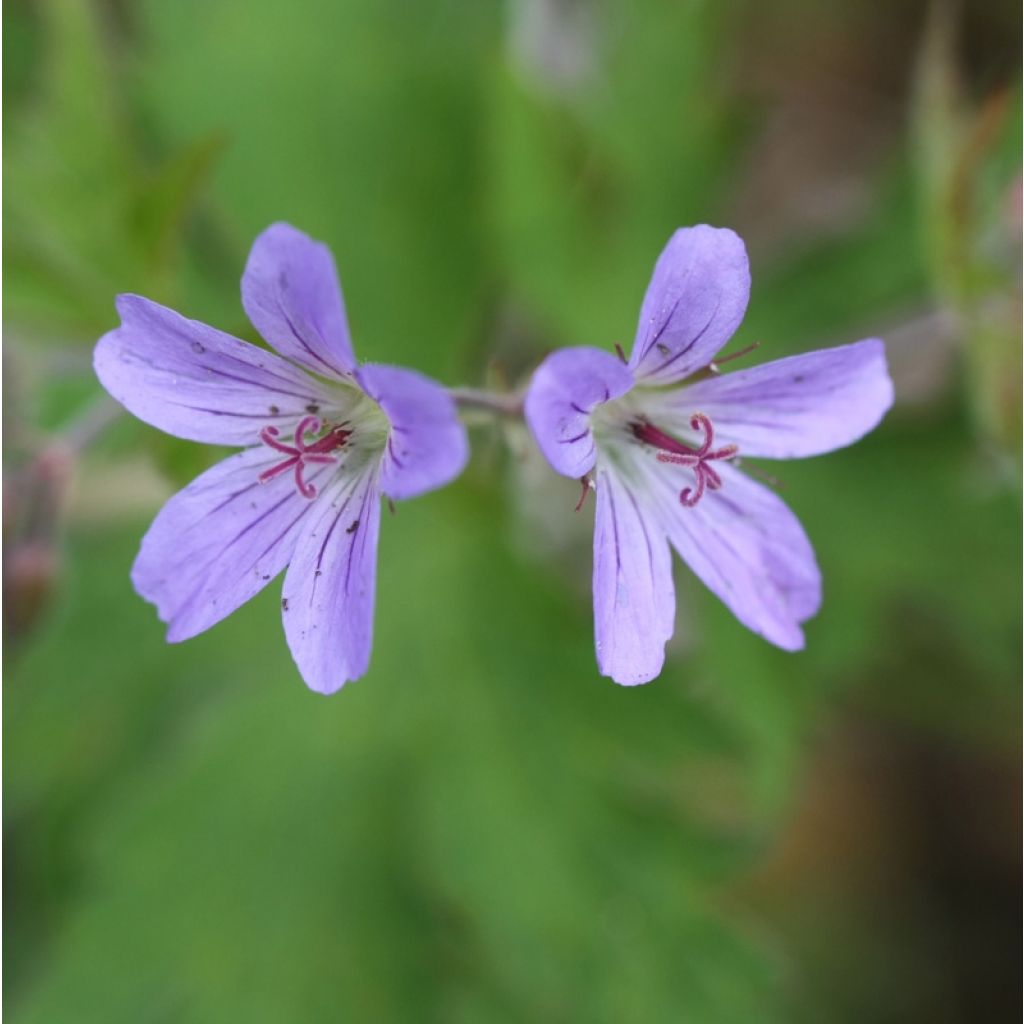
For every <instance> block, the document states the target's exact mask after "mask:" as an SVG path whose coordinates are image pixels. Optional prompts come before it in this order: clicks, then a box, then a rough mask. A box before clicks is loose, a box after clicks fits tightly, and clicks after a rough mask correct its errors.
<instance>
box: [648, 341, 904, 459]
mask: <svg viewBox="0 0 1024 1024" xmlns="http://www.w3.org/2000/svg"><path fill="white" fill-rule="evenodd" d="M892 400H893V388H892V381H891V380H890V378H889V372H888V369H887V368H886V363H885V347H884V345H883V344H882V342H881V341H879V340H878V339H877V338H869V339H868V340H866V341H858V342H857V343H856V344H853V345H842V346H840V347H838V348H827V349H822V350H821V351H819V352H808V353H807V354H806V355H800V356H791V357H789V358H787V359H779V360H776V361H775V362H773V363H765V364H764V365H763V366H755V367H752V368H751V369H749V370H739V371H737V372H736V373H728V374H725V375H724V376H721V377H713V378H710V379H708V380H704V381H700V382H699V383H697V384H694V385H692V386H690V387H685V388H680V389H679V390H677V391H673V392H671V393H667V394H666V395H665V396H664V398H662V399H655V401H660V402H662V403H664V405H665V406H666V407H667V408H670V409H671V410H672V415H673V416H674V417H675V418H677V419H678V421H679V425H678V429H682V428H683V427H685V425H686V423H687V422H688V421H689V418H690V416H691V415H692V414H693V413H694V412H702V413H704V414H705V415H706V416H709V417H710V418H711V421H712V422H713V423H714V427H715V443H716V444H736V445H739V449H740V454H741V455H754V456H762V457H763V458H768V459H795V458H800V457H802V456H806V455H820V454H821V453H822V452H828V451H832V450H833V449H834V448H842V447H843V446H844V445H848V444H852V443H853V442H854V441H856V440H857V439H858V438H860V437H863V436H864V435H865V434H866V433H867V432H868V431H869V430H872V429H873V428H874V427H876V426H877V425H878V423H879V421H880V420H881V419H882V417H883V416H884V415H885V413H886V412H887V411H888V409H889V407H890V406H891V405H892ZM651 415H652V417H655V422H663V425H664V426H666V427H667V428H668V429H669V430H672V429H676V427H675V425H674V424H673V423H672V422H671V421H670V417H664V418H663V420H659V419H658V416H659V413H657V412H655V411H654V409H653V408H652V410H651Z"/></svg>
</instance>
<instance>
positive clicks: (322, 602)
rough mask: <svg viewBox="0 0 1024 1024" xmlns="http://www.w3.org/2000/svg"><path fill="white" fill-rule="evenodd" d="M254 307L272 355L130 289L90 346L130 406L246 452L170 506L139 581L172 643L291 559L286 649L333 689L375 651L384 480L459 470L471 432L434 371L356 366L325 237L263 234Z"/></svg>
mask: <svg viewBox="0 0 1024 1024" xmlns="http://www.w3.org/2000/svg"><path fill="white" fill-rule="evenodd" d="M242 304H243V306H244V307H245V311H246V313H247V314H248V316H249V319H250V320H251V321H252V323H253V325H254V326H255V327H256V329H257V330H258V331H259V332H260V334H261V335H262V336H263V337H264V338H265V339H266V341H267V342H268V343H269V344H270V345H271V346H273V348H275V349H276V350H277V352H278V353H279V354H278V355H275V354H274V353H273V352H268V351H266V350H265V349H262V348H257V347H256V346H255V345H250V344H248V343H247V342H244V341H240V340H238V339H237V338H233V337H231V336H230V335H228V334H223V333H222V332H220V331H218V330H215V329H214V328H212V327H207V326H206V325H205V324H201V323H198V322H196V321H195V320H186V319H185V318H184V317H182V316H179V315H178V314H177V313H174V312H172V311H171V310H169V309H167V308H165V307H163V306H159V305H157V304H156V303H155V302H150V301H149V300H147V299H143V298H140V297H139V296H136V295H122V296H120V298H119V299H118V301H117V309H118V312H119V313H120V315H121V326H120V327H118V328H117V329H116V330H113V331H111V332H110V333H109V334H107V335H105V336H104V337H103V338H101V339H100V342H99V344H98V345H97V346H96V353H95V359H94V364H95V368H96V373H97V375H98V376H99V378H100V380H101V381H102V383H103V386H104V387H105V388H106V389H107V390H108V391H109V392H110V393H111V394H112V395H113V396H114V398H116V399H117V400H118V401H119V402H120V403H121V404H122V405H124V406H125V408H127V409H128V410H129V411H130V412H132V413H134V414H135V415H136V416H138V417H139V418H140V419H142V420H145V421H146V422H147V423H150V424H152V425H153V426H155V427H159V428H160V429H161V430H164V431H166V432H167V433H169V434H174V435H176V436H177V437H183V438H187V439H189V440H192V441H203V442H206V443H208V444H218V445H235V446H238V447H240V448H241V449H242V450H241V451H240V452H238V453H237V454H235V455H232V456H230V457H229V458H227V459H225V460H224V461H223V462H221V463H219V464H218V465H216V466H214V467H213V468H212V469H210V470H208V471H207V472H206V473H203V475H202V476H200V477H199V478H198V479H196V480H194V481H193V482H192V483H191V484H189V486H188V487H186V488H185V489H184V490H183V491H181V492H180V493H179V494H176V495H175V496H174V497H173V498H171V500H170V501H168V502H167V504H166V505H165V506H164V507H163V508H162V509H161V511H160V513H159V514H158V515H157V517H156V519H155V520H154V522H153V525H152V526H151V527H150V529H149V532H148V533H147V534H146V536H145V537H144V538H143V541H142V548H141V550H140V551H139V555H138V557H137V558H136V560H135V564H134V566H133V567H132V581H133V583H134V584H135V588H136V590H137V591H138V592H139V593H140V594H141V595H142V596H143V597H144V598H146V600H148V601H152V602H153V603H154V604H155V605H156V607H157V610H158V612H159V614H160V618H161V619H163V620H164V621H165V622H167V623H168V630H167V639H168V640H169V641H171V642H177V641H179V640H187V639H188V638H189V637H193V636H195V635H196V634H198V633H202V632H203V631H204V630H206V629H209V628H210V626H212V625H214V623H216V622H219V621H220V620H221V619H223V618H224V617H225V616H227V615H230V614H231V612H233V611H234V610H235V609H236V608H238V607H239V606H240V605H241V604H243V603H244V602H245V601H248V600H249V598H251V597H252V596H253V595H254V594H256V593H258V592H259V591H260V590H262V589H263V588H264V587H265V586H266V585H267V583H269V582H270V580H272V579H273V578H274V577H275V576H277V575H278V574H279V573H280V572H281V571H282V570H283V569H285V567H288V572H287V575H286V576H285V580H284V593H283V599H282V601H281V607H282V610H283V618H284V629H285V635H286V637H287V639H288V646H289V647H290V648H291V652H292V655H293V656H294V658H295V661H296V664H297V665H298V667H299V671H300V672H301V673H302V676H303V678H304V679H305V681H306V683H307V684H308V685H309V687H310V688H311V689H313V690H317V691H319V692H321V693H333V692H334V691H335V690H337V689H338V688H339V687H341V686H342V685H343V684H344V683H345V682H347V681H348V680H350V679H356V678H358V677H359V676H361V675H362V674H363V673H364V672H365V671H366V668H367V665H368V663H369V660H370V649H371V645H372V634H373V604H374V585H375V581H376V562H377V534H378V529H379V524H380V505H381V496H382V494H383V495H387V496H388V497H390V498H397V499H402V498H411V497H414V496H415V495H418V494H422V493H424V492H425V491H429V490H432V489H433V488H436V487H440V486H442V485H443V484H446V483H448V482H449V481H450V480H452V479H454V478H455V477H456V476H458V474H459V473H460V472H461V470H462V467H463V466H464V465H465V462H466V458H467V454H468V447H467V442H466V435H465V430H464V428H463V427H462V425H461V424H460V423H459V420H458V417H457V414H456V410H455V405H454V403H453V401H452V399H451V398H450V396H449V395H448V393H447V392H446V391H445V390H444V389H443V388H442V387H441V386H440V385H439V384H437V383H435V382H434V381H431V380H429V379H428V378H426V377H423V376H421V375H420V374H418V373H415V372H414V371H412V370H404V369H399V368H397V367H391V366H376V365H372V364H364V365H363V366H358V365H357V363H356V360H355V356H354V355H353V352H352V342H351V339H350V336H349V329H348V322H347V320H346V316H345V307H344V303H343V300H342V295H341V288H340V285H339V283H338V276H337V271H336V270H335V266H334V260H333V259H332V257H331V254H330V251H329V250H328V249H327V247H326V246H324V245H322V244H320V243H318V242H314V241H313V240H312V239H311V238H309V237H307V236H306V235H304V234H302V232H300V231H297V230H296V229H295V228H293V227H290V226H289V225H287V224H274V225H272V226H271V227H269V228H268V229H267V230H266V231H264V232H263V234H261V235H260V236H259V238H257V239H256V242H255V244H254V245H253V247H252V252H251V253H250V255H249V262H248V264H247V266H246V268H245V274H244V276H243V277H242Z"/></svg>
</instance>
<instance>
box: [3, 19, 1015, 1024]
mask: <svg viewBox="0 0 1024 1024" xmlns="http://www.w3.org/2000/svg"><path fill="white" fill-rule="evenodd" d="M1019 19H1020V11H1019V5H1018V4H1016V3H1013V2H1005V3H1003V2H1000V0H990V2H982V0H977V2H973V3H963V4H956V3H932V4H929V3H924V2H915V0H904V2H892V3H883V2H866V0H865V2H858V0H845V2H831V3H830V2H822V0H815V2H811V0H778V2H771V3H765V2H763V0H715V2H710V0H704V2H698V0H689V2H687V0H683V2H675V3H670V2H655V0H630V2H625V0H623V2H620V3H617V2H614V0H506V2H504V3H498V2H484V0H480V2H473V3H467V2H457V0H303V2H293V3H279V2H274V0H175V2H173V3H169V2H160V0H147V2H130V0H107V2H94V3H88V2H85V0H52V2H31V3H30V2H25V0H21V2H18V0H10V2H9V3H7V4H5V8H4V27H5V33H4V86H5V89H4V113H5V115H6V129H5V142H6V162H5V166H4V179H5V186H6V188H5V202H4V214H5V238H4V270H5V282H4V283H5V286H6V287H5V294H4V299H5V321H6V324H5V326H6V330H5V342H6V344H5V356H4V369H5V373H4V391H5V394H4V398H5V404H4V409H5V411H4V427H5V470H4V473H5V492H4V539H5V545H6V558H5V574H4V590H5V634H6V636H5V639H6V641H7V643H6V648H5V649H6V652H7V654H6V668H7V672H6V680H5V688H4V709H5V715H4V738H5V740H6V758H5V797H6V801H5V812H6V820H5V860H4V864H5V889H6V897H7V899H6V905H5V926H6V934H7V940H8V941H7V944H6V947H5V959H4V966H5V968H6V971H5V983H6V986H5V994H6V997H7V1010H8V1012H9V1014H10V1019H11V1020H12V1021H16V1022H22V1024H29V1022H33V1024H34V1022H41V1024H43V1022H45V1024H49V1022H64V1021H74V1022H91V1021H97V1022H100V1021H102V1022H105V1024H107V1022H120V1021H125V1022H129V1021H130V1022H133V1024H137V1022H178V1021H183V1022H193V1021H196V1022H206V1021H210V1022H222V1021H235V1020H245V1021H247V1022H250V1024H255V1022H263V1021H266V1022H281V1021H303V1022H318V1021H439V1022H442V1021H443V1022H477V1021H483V1022H491V1021H495V1022H505V1021H509V1022H526V1021H528V1022H534V1021H537V1022H588V1024H589V1022H615V1024H618V1022H643V1024H647V1022H661V1021H665V1022H673V1024H675V1022H694V1024H703V1022H714V1024H718V1022H744V1024H746V1022H760V1021H765V1022H772V1021H797V1022H809V1024H810V1022H815V1024H818V1022H825V1024H830V1022H836V1024H840V1022H858V1024H864V1022H873V1021H879V1022H883V1021H922V1022H924V1021H927V1022H929V1024H942V1022H947V1021H949V1022H953V1021H982V1020H983V1021H994V1020H1002V1019H1016V1014H1017V1013H1019V1006H1018V1000H1019V986H1018V984H1017V970H1018V964H1019V956H1018V951H1019V947H1018V944H1017V943H1018V936H1019V916H1018V908H1019V906H1020V895H1019V878H1020V871H1019V849H1020V795H1019V781H1018V764H1019V749H1020V726H1019V722H1020V699H1019V691H1018V686H1019V680H1020V676H1021V664H1020V661H1021V653H1020V652H1021V637H1020V624H1021V597H1020V592H1021V588H1020V571H1019V567H1020V564H1021V531H1020V473H1019V449H1020V379H1021V374H1020V313H1019V308H1020V307H1019V302H1020V293H1019V288H1020V284H1019V282H1020V227H1021V167H1020V151H1021V138H1020V120H1021V117H1020V109H1021V103H1020V97H1021V93H1020V47H1019V45H1018V44H1019V40H1020V36H1021V27H1020V20H1019ZM278 219H284V220H288V221H291V222H292V223H294V224H296V225H297V226H299V227H301V228H302V229H304V230H306V231H307V232H309V233H310V234H312V235H314V236H316V237H318V238H321V239H324V240H325V241H327V242H328V243H329V244H330V245H331V247H332V248H333V250H334V252H335V254H336V257H337V261H338V264H339V267H340V271H341V276H342V280H343V282H344V286H345V291H346V298H347V302H348V308H349V315H350V319H351V322H352V327H353V332H354V336H355V339H356V347H357V351H358V353H359V355H360V356H361V357H362V358H366V359H375V360H383V361H394V362H399V363H405V364H408V365H412V366H416V367H418V368H420V369H422V370H424V371H425V372H428V373H431V374H433V375H435V376H437V377H439V378H440V379H441V380H443V381H445V382H446V383H448V384H451V385H456V384H464V385H477V386H479V385H484V384H487V385H490V386H506V385H507V386H509V387H514V386H516V385H517V384H519V383H520V382H521V381H522V380H523V377H524V375H525V374H526V373H528V372H529V370H530V368H531V367H532V366H533V365H535V364H536V363H537V361H538V360H539V359H540V358H541V357H542V356H543V355H544V354H545V353H546V352H547V351H548V350H550V349H551V348H554V347H556V346H559V345H566V344H594V345H599V346H603V347H607V348H610V347H611V345H612V344H613V343H614V342H616V341H619V342H622V343H624V344H628V343H629V342H630V340H631V338H632V332H633V327H634V324H635V318H636V315H637V310H638V307H639V302H640V298H641V295H642V293H643V289H644V286H645V284H646V281H647V278H648V276H649V273H650V270H651V267H652V265H653V262H654V259H655V257H656V256H657V254H658V252H659V250H660V248H661V246H662V245H663V244H664V242H665V240H666V239H667V238H668V236H669V234H670V233H671V231H672V230H673V229H674V228H675V227H676V226H678V225H684V224H691V223H697V222H700V221H708V222H710V223H714V224H727V225H729V226H732V227H733V228H735V229H736V230H737V231H739V232H740V234H741V235H743V237H744V238H745V239H746V240H747V243H748V246H749V249H750V253H751V261H752V270H753V278H754V285H753V294H752V300H751V305H750V311H749V315H748V317H747V319H746V322H745V323H744V325H743V327H742V328H741V330H740V332H739V334H738V336H737V344H746V343H750V342H753V341H759V342H761V348H760V351H759V352H758V354H757V355H756V356H754V357H753V359H754V360H762V359H772V358H776V357H778V356H780V355H783V354H788V353H791V352H798V351H804V350H808V349H811V348H816V347H821V346H823V345H826V344H835V343H840V342H844V341H851V340H854V339H856V338H860V337H864V336H867V335H881V336H883V337H885V338H886V340H887V343H888V348H889V355H890V361H891V365H892V370H893V375H894V378H895V380H896V386H897V405H896V407H895V408H894V410H893V411H892V413H891V414H890V415H889V417H888V418H887V419H886V421H885V422H884V423H883V425H882V426H881V428H880V429H878V430H877V431H876V432H875V433H874V434H872V435H871V436H870V437H869V438H867V439H866V440H865V441H863V442H862V443H861V444H859V445H857V446H855V447H854V448H852V449H849V450H847V451H843V452H838V453H836V454H834V455H831V456H828V457H825V458H822V459H815V460H810V461H806V462H802V463H788V464H785V465H781V466H779V468H778V470H777V472H778V474H779V475H781V477H782V478H783V481H784V495H785V497H786V500H787V501H788V502H789V503H790V504H791V505H792V507H793V508H794V509H795V510H796V512H797V513H798V515H799V516H800V517H801V519H802V521H803V522H804V524H805V526H806V528H807V530H808V532H809V534H810V536H811V538H812V540H813V541H814V544H815V546H816V549H817V553H818V558H819V561H820V563H821V566H822V569H823V572H824V578H825V605H824V609H823V611H822V612H821V614H820V616H819V617H818V618H817V619H816V620H814V621H813V622H812V623H811V624H810V626H809V628H808V630H807V637H808V645H807V650H806V651H805V652H803V653H801V654H799V655H787V654H784V653H782V652H779V651H776V650H774V649H772V648H770V647H769V646H768V645H766V644H765V643H764V642H762V641H761V640H760V639H758V638H757V637H755V636H752V635H750V634H748V633H746V632H745V631H744V630H743V629H742V627H740V626H739V625H738V624H737V623H736V622H735V621H734V620H733V619H732V618H731V617H730V616H729V614H728V613H727V612H726V611H725V610H724V609H723V608H722V607H720V606H719V605H718V604H717V603H716V602H715V600H714V599H713V598H712V597H710V595H708V594H707V593H705V592H704V591H703V590H702V589H701V588H700V587H699V586H698V585H696V583H695V581H694V580H693V579H692V578H691V577H690V576H689V574H688V573H687V571H686V570H685V568H683V567H679V569H678V572H677V577H678V583H679V588H680V614H679V624H678V629H677V638H676V640H675V641H674V642H673V644H672V646H671V648H670V657H669V662H668V665H667V667H666V670H665V672H664V674H663V675H662V677H661V678H660V679H658V680H657V681H656V682H654V683H652V684H650V685H649V686H646V687H643V688H640V689H637V690H627V689H620V688H618V687H616V686H614V685H613V684H612V683H610V682H609V681H608V680H605V679H602V678H600V677H599V676H598V675H597V671H596V668H595V665H594V659H593V651H592V639H591V629H592V626H591V612H590V607H589V594H588V590H589V576H590V561H589V559H590V556H589V536H588V534H589V529H590V516H591V515H592V513H591V512H590V511H589V510H588V511H587V512H585V513H583V514H581V516H579V517H574V516H572V513H571V509H572V505H573V503H574V502H575V499H576V492H577V489H576V487H575V485H573V484H571V483H570V482H568V481H564V480H561V479H559V478H556V477H555V476H554V475H553V474H551V473H549V472H547V471H545V470H544V469H543V467H541V466H540V465H539V463H538V460H537V457H536V455H535V454H533V453H532V452H531V449H530V446H529V444H528V443H527V440H526V438H525V437H524V435H523V433H522V431H521V430H517V429H516V428H515V426H514V425H513V426H511V427H508V426H500V425H497V426H496V425H487V424H482V425H478V426H475V427H474V429H473V442H474V455H473V461H472V463H471V465H470V467H469V469H468V470H467V472H466V474H465V475H464V476H463V478H462V479H461V480H459V481H458V482H457V483H456V484H455V485H454V486H452V487H450V488H448V489H446V490H445V491H442V492H440V493H437V494H433V495H430V496H428V497H426V498H424V499H422V500H418V501H416V502H412V503H409V504H404V505H402V506H401V507H400V508H399V510H398V514H397V515H396V516H395V517H394V518H386V520H385V523H384V525H383V529H382V538H381V550H380V586H379V600H378V616H377V641H376V648H375V653H374V659H373V664H372V668H371V671H370V673H369V675H368V676H367V677H366V678H365V679H364V680H362V681H360V682H358V683H355V684H351V685H350V686H348V687H346V688H345V689H344V690H343V691H342V692H341V693H340V694H339V695H337V696H335V697H332V698H330V699H327V700H325V699H323V698H321V697H319V696H316V695H313V694H311V693H309V692H307V691H306V689H305V688H304V687H303V685H302V683H301V680H300V679H299V676H298V674H297V672H296V671H295V669H294V667H293V665H292V663H291V660H290V658H289V655H288V652H287V649H286V647H285V643H284V639H283V635H282V633H281V629H280V625H279V616H280V613H279V609H278V600H279V595H278V588H277V587H276V586H271V587H269V588H268V589H267V591H266V592H265V593H264V594H263V595H262V596H261V597H260V598H259V599H257V600H255V601H254V602H252V603H251V604H250V605H248V606H246V607H245V608H243V609H242V610H240V611H239V612H238V613H236V614H235V615H234V616H233V617H232V618H231V619H229V620H228V621H226V622H224V623H223V624H221V625H219V626H217V627H216V628H215V629H213V630H212V631H211V632H209V633H207V634H205V635H203V636H202V637H199V638H197V639H195V640H193V641H190V642H189V643H187V644H184V645H181V646H173V647H171V646H166V645H165V644H164V641H163V637H162V628H161V626H160V624H159V623H158V621H157V619H156V616H155V613H154V612H153V610H152V609H151V608H150V607H149V606H147V605H146V604H145V603H144V602H143V601H142V600H141V599H140V598H138V597H137V596H136V595H135V594H134V593H133V591H132V589H131V585H130V583H129V580H128V568H129V566H130V564H131V560H132V558H133V556H134V553H135V550H136V548H137V545H138V542H139V539H140V537H141V535H142V533H143V531H144V530H145V528H146V526H147V524H148V522H149V520H150V519H151V517H152V516H153V514H154V513H155V511H156V509H157V508H158V507H159V505H160V503H161V502H162V501H163V500H165V498H166V497H167V496H168V495H169V494H171V493H172V492H173V490H174V489H176V488H178V487H179V486H181V485H182V484H183V483H184V482H186V481H187V480H188V479H190V478H191V477H192V476H193V475H195V474H197V473H198V472H199V471H200V470H201V469H203V468H204V467H205V466H206V465H207V464H209V463H210V462H211V461H212V460H214V459H215V458H216V457H218V456H219V454H220V453H218V452H215V451H211V450H209V449H204V448H202V447H201V446H196V445H189V444H185V443H182V442H177V441H175V440H173V439H170V438H166V437H163V436H161V435H158V434H157V432H156V431H154V430H151V429H150V428H147V427H145V426H144V425H142V424H139V423H136V422H134V421H131V420H130V419H129V418H128V417H118V418H112V417H110V416H109V415H108V411H107V407H106V406H105V405H104V404H103V396H102V394H101V392H100V389H99V387H98V385H97V383H96V381H95V379H94V378H93V376H92V374H91V370H90V353H91V347H92V345H93V344H94V342H95V340H96V338H97V337H98V336H99V335H100V334H101V333H102V332H103V331H105V330H107V329H109V328H110V327H112V326H113V325H114V324H115V322H116V321H115V315H114V309H113V298H114V295H115V294H116V293H118V292H123V291H135V292H140V293H142V294H145V295H147V296H150V297H152V298H154V299H157V300H160V301H163V302H165V303H168V304H170V305H172V306H174V307H175V308H177V309H179V310H181V311H182V312H184V313H185V314H186V315H188V316H191V317H195V318H197V319H201V320H204V321H206V322H208V323H211V324H215V325H217V326H219V327H221V328H223V329H225V330H228V331H232V332H234V333H236V334H238V335H240V336H243V337H247V338H250V339H253V340H255V339H254V335H253V332H252V329H251V328H250V327H249V326H248V325H247V324H246V322H245V319H244V316H243V314H242V311H241V308H240V303H239V295H238V280H239V277H240V274H241V270H242V267H243V265H244V261H245V256H246V252H247V249H248V246H249V244H250V243H251V241H252V239H253V238H254V237H255V235H256V234H257V233H258V232H259V231H260V230H261V229H262V228H263V227H265V226H266V225H267V224H268V223H270V222H271V221H274V220H278ZM769 468H770V467H769Z"/></svg>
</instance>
